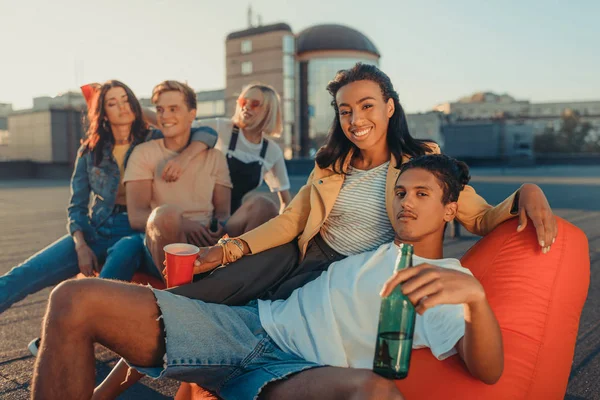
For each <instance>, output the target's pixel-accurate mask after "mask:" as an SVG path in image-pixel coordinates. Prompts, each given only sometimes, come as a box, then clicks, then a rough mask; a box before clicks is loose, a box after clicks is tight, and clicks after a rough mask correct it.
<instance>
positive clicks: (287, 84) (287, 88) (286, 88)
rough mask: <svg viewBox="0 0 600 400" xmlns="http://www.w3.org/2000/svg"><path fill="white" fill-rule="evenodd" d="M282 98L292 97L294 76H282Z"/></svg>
mask: <svg viewBox="0 0 600 400" xmlns="http://www.w3.org/2000/svg"><path fill="white" fill-rule="evenodd" d="M283 98H284V99H293V98H294V78H283Z"/></svg>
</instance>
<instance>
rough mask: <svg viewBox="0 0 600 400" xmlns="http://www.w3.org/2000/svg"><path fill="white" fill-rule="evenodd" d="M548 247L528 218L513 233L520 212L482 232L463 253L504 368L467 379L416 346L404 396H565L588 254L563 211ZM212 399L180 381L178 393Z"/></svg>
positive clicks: (460, 369) (447, 399) (453, 363)
mask: <svg viewBox="0 0 600 400" xmlns="http://www.w3.org/2000/svg"><path fill="white" fill-rule="evenodd" d="M557 221H558V236H557V238H556V242H555V243H554V245H552V250H551V251H550V253H548V254H542V253H541V251H540V247H539V246H538V244H537V239H536V235H535V229H534V228H533V224H532V223H531V221H530V223H529V224H528V225H527V228H526V230H525V231H524V232H522V233H517V232H516V229H517V224H518V221H517V219H516V218H515V219H513V220H511V221H507V222H505V223H504V224H502V225H501V226H499V227H498V228H497V229H495V230H494V231H493V232H492V233H490V234H489V235H488V236H486V237H485V238H483V239H481V240H480V241H479V242H478V243H477V244H475V246H473V247H472V248H471V249H470V250H469V251H468V252H467V253H466V254H465V256H464V257H463V258H462V264H463V265H464V266H465V267H467V268H469V269H470V270H471V271H472V272H473V274H474V275H475V276H476V277H477V279H479V281H480V282H481V284H482V285H483V287H484V288H485V291H486V294H487V297H488V300H489V303H490V305H491V307H492V309H493V310H494V313H495V314H496V317H497V319H498V321H499V323H500V327H501V330H502V337H503V340H504V373H503V375H502V377H501V378H500V380H499V381H498V383H496V384H495V385H491V386H490V385H486V384H484V383H482V382H479V381H477V380H476V379H474V378H472V377H471V375H470V374H469V372H468V371H467V369H466V367H465V366H464V364H463V363H462V361H461V360H460V358H459V357H458V356H454V357H450V358H449V359H447V360H444V361H438V360H436V359H435V358H434V357H433V355H432V354H431V352H430V351H429V350H428V349H422V350H415V351H413V356H412V361H411V366H410V373H409V375H408V378H406V379H404V380H401V381H397V385H398V387H399V388H400V390H401V391H402V393H403V395H404V396H405V398H406V399H408V400H410V399H428V400H436V399H440V400H441V399H444V400H451V399H461V400H471V399H472V400H481V399H486V400H490V399H492V400H493V399H531V400H539V399H544V400H548V399H563V398H564V395H565V392H566V389H567V381H568V378H569V373H570V370H571V363H572V360H573V353H574V351H575V339H576V336H577V329H578V326H579V317H580V315H581V310H582V308H583V304H584V302H585V299H586V297H587V291H588V286H589V280H590V258H589V249H588V241H587V238H586V236H585V234H584V233H583V232H582V231H581V230H580V229H579V228H577V227H575V226H574V225H572V224H570V223H568V222H566V221H565V220H563V219H561V218H557ZM191 399H194V400H200V399H214V397H213V396H211V395H210V393H208V392H205V391H204V390H202V388H200V387H198V386H197V385H195V384H187V383H182V385H181V387H180V389H179V391H178V392H177V396H176V400H191Z"/></svg>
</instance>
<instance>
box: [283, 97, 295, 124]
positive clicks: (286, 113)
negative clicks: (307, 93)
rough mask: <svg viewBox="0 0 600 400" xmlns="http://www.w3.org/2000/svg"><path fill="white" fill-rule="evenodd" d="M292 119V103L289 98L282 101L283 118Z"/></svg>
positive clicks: (293, 114) (293, 115) (286, 120)
mask: <svg viewBox="0 0 600 400" xmlns="http://www.w3.org/2000/svg"><path fill="white" fill-rule="evenodd" d="M294 119H295V113H294V103H293V102H291V101H289V100H285V101H284V102H283V120H284V121H285V122H294Z"/></svg>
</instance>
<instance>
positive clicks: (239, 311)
mask: <svg viewBox="0 0 600 400" xmlns="http://www.w3.org/2000/svg"><path fill="white" fill-rule="evenodd" d="M153 291H154V296H155V297H156V300H157V303H158V306H159V308H160V311H161V313H162V318H163V321H164V327H165V343H166V349H167V351H166V354H165V363H164V365H163V366H162V367H154V368H144V367H138V366H135V365H131V366H132V367H133V368H135V369H137V370H138V371H139V372H141V373H143V374H146V375H148V376H150V377H152V378H155V379H156V378H161V377H168V378H172V379H176V380H179V381H184V382H194V383H197V384H198V385H200V386H202V387H203V388H204V389H207V390H209V391H211V392H213V393H216V394H217V395H219V396H220V397H221V398H223V399H225V400H228V399H240V400H247V399H256V398H258V395H259V393H260V391H261V390H262V389H263V388H264V387H265V385H267V384H268V383H270V382H273V381H276V380H279V379H282V378H284V377H286V376H288V375H290V374H294V373H297V372H300V371H303V370H306V369H310V368H315V367H321V366H322V365H320V364H316V363H313V362H309V361H306V360H303V359H301V358H299V357H298V356H295V355H292V354H288V353H286V352H284V351H283V350H281V349H280V348H279V347H278V346H277V345H276V344H275V343H274V342H273V341H272V340H271V338H270V337H269V336H268V335H267V333H266V332H265V330H264V329H263V328H262V325H261V324H260V318H259V315H258V307H257V303H256V301H253V302H251V303H249V304H248V305H246V306H242V307H229V306H225V305H222V304H212V303H205V302H203V301H200V300H192V299H188V298H186V297H182V296H178V295H175V294H172V293H169V292H165V291H162V290H153Z"/></svg>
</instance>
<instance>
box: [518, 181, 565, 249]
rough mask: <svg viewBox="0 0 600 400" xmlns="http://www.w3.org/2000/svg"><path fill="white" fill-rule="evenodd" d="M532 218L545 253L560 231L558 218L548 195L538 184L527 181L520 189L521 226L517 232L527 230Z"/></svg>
mask: <svg viewBox="0 0 600 400" xmlns="http://www.w3.org/2000/svg"><path fill="white" fill-rule="evenodd" d="M527 217H529V219H531V222H532V223H533V226H534V227H535V230H536V232H537V239H538V243H539V244H540V246H541V247H542V252H543V253H544V254H545V253H547V252H549V251H550V246H551V245H552V243H554V240H555V239H556V235H557V233H558V227H557V225H556V218H555V217H554V214H553V213H552V209H551V208H550V204H549V203H548V200H547V199H546V195H545V194H544V192H543V191H542V189H541V188H540V187H539V186H538V185H534V184H532V183H526V184H524V185H523V186H521V189H519V227H518V228H517V232H522V231H523V230H525V228H526V227H527V224H528V220H527Z"/></svg>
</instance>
